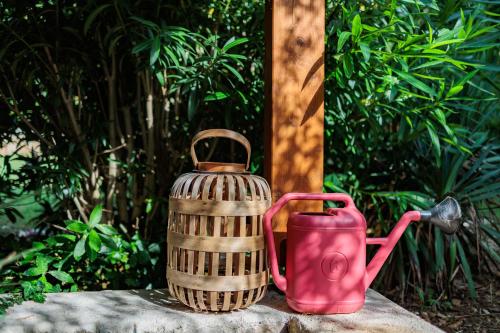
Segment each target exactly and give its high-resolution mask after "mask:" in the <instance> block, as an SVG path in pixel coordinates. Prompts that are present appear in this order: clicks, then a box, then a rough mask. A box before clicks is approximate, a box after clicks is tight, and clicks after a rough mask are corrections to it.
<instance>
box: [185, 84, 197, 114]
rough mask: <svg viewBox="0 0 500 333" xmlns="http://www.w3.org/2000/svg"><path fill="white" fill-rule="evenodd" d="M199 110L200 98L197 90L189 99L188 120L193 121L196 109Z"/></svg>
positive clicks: (193, 91) (190, 94) (191, 93)
mask: <svg viewBox="0 0 500 333" xmlns="http://www.w3.org/2000/svg"><path fill="white" fill-rule="evenodd" d="M197 108H198V97H197V95H196V91H195V90H191V92H190V93H189V98H188V108H187V109H188V110H187V111H188V120H190V121H191V120H193V118H194V114H195V113H196V109H197Z"/></svg>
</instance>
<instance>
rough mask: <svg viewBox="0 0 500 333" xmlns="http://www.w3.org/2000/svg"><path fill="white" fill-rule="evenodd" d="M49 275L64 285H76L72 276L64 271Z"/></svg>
mask: <svg viewBox="0 0 500 333" xmlns="http://www.w3.org/2000/svg"><path fill="white" fill-rule="evenodd" d="M49 274H50V275H52V276H53V277H55V278H56V279H58V280H59V281H61V282H63V283H75V281H73V278H72V277H71V275H69V274H68V273H66V272H62V271H49Z"/></svg>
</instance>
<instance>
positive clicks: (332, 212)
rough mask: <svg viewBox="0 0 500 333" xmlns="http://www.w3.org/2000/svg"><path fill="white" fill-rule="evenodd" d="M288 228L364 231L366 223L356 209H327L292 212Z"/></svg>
mask: <svg viewBox="0 0 500 333" xmlns="http://www.w3.org/2000/svg"><path fill="white" fill-rule="evenodd" d="M288 225H289V226H297V227H299V226H300V227H301V228H307V229H315V228H325V229H358V230H366V221H365V218H364V216H363V215H361V213H360V212H359V211H358V210H357V209H356V208H329V209H327V211H326V212H293V213H292V214H291V215H290V218H289V219H288Z"/></svg>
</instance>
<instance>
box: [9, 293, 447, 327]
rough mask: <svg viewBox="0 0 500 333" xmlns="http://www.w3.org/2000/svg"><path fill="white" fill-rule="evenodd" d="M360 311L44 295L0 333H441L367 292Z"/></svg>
mask: <svg viewBox="0 0 500 333" xmlns="http://www.w3.org/2000/svg"><path fill="white" fill-rule="evenodd" d="M366 296H367V299H366V304H365V307H364V308H363V309H362V310H361V311H359V312H357V313H353V314H348V315H346V314H343V315H327V316H317V315H301V314H297V313H294V312H291V311H290V309H289V308H288V306H287V305H286V302H285V300H284V297H283V295H280V294H278V293H276V292H274V291H271V292H268V293H267V295H266V296H265V297H264V299H263V300H262V301H260V302H259V303H258V304H255V305H253V306H251V307H250V308H248V309H245V310H239V311H234V312H230V313H197V312H194V311H191V310H190V309H189V308H187V307H185V306H183V305H182V304H180V303H179V302H177V301H176V300H175V299H174V298H172V297H170V295H169V293H168V291H167V290H163V289H161V290H113V291H112V290H107V291H100V292H78V293H60V294H49V295H47V301H46V302H45V303H44V304H38V303H34V302H25V303H23V304H21V305H16V306H14V307H12V308H10V309H9V310H8V311H7V315H6V316H5V317H4V318H0V332H1V333H42V332H43V333H45V332H51V333H52V332H54V333H59V332H61V333H62V332H64V333H71V332H75V333H76V332H78V333H90V332H92V333H94V332H95V333H97V332H99V333H104V332H106V333H129V332H131V333H145V332H150V333H166V332H217V333H219V332H249V333H250V332H251V333H254V332H294V333H295V332H344V331H349V332H375V333H382V332H394V333H406V332H408V333H410V332H412V333H413V332H421V333H424V332H425V333H432V332H442V331H441V330H440V329H438V328H437V327H435V326H432V325H431V324H429V323H427V322H426V321H424V320H423V319H421V318H419V317H417V316H416V315H414V314H412V313H410V312H409V311H406V310H405V309H403V308H402V307H400V306H399V305H397V304H395V303H393V302H391V301H390V300H388V299H387V298H385V297H384V296H382V295H380V294H379V293H377V292H376V291H373V290H368V292H367V295H366Z"/></svg>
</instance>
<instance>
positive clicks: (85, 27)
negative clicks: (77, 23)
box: [83, 4, 111, 35]
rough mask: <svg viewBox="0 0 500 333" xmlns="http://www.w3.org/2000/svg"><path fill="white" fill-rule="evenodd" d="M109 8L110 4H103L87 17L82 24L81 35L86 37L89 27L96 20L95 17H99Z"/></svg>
mask: <svg viewBox="0 0 500 333" xmlns="http://www.w3.org/2000/svg"><path fill="white" fill-rule="evenodd" d="M108 7H111V4H105V5H101V6H99V7H97V8H96V9H95V10H94V11H93V12H92V13H90V15H89V16H88V17H87V19H86V20H85V23H84V24H83V34H84V35H87V32H88V31H89V29H90V26H91V25H92V22H94V20H95V19H96V17H97V15H99V14H100V13H101V12H102V11H103V10H105V9H106V8H108Z"/></svg>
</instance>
